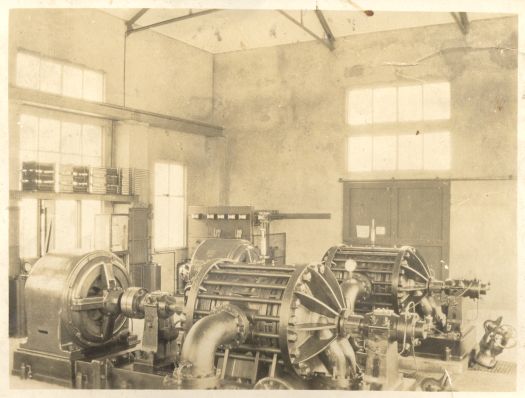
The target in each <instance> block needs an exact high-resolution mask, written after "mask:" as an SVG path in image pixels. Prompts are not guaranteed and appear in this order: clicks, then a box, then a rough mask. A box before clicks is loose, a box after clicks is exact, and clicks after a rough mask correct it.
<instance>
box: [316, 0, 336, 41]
mask: <svg viewBox="0 0 525 398" xmlns="http://www.w3.org/2000/svg"><path fill="white" fill-rule="evenodd" d="M315 15H317V19H319V23H320V24H321V26H322V27H323V30H324V33H325V35H326V40H327V41H328V42H329V43H330V47H329V48H330V51H332V50H333V49H334V48H335V47H334V42H335V37H334V34H333V33H332V29H330V26H329V25H328V22H327V21H326V18H325V17H324V14H323V12H322V11H321V10H320V9H319V8H316V9H315Z"/></svg>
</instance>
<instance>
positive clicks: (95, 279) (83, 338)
mask: <svg viewBox="0 0 525 398" xmlns="http://www.w3.org/2000/svg"><path fill="white" fill-rule="evenodd" d="M128 286H130V279H129V276H128V272H127V271H126V268H125V267H124V265H123V264H122V262H121V260H120V259H119V258H118V257H117V256H115V255H114V254H112V253H110V252H106V251H95V252H90V253H87V254H85V253H82V254H77V253H66V254H59V253H52V254H47V255H45V256H44V257H42V258H41V259H39V260H38V261H37V262H36V263H35V265H34V266H33V268H32V270H31V274H30V276H29V278H28V279H27V283H26V288H25V295H26V303H27V304H26V306H27V307H26V316H27V323H28V345H29V346H31V348H34V349H41V350H42V351H49V350H50V349H52V347H51V346H52V345H53V343H54V342H56V343H58V344H59V345H62V344H70V343H73V344H76V345H77V346H79V347H81V348H88V347H97V346H100V345H103V344H105V343H107V342H109V341H110V340H112V339H113V338H114V337H115V336H117V335H118V334H119V333H120V332H121V331H122V330H123V329H124V328H125V325H126V318H125V317H124V316H122V315H119V316H117V317H116V318H114V319H111V320H110V321H111V323H112V326H113V327H112V329H110V330H112V332H111V335H110V336H108V335H105V334H104V330H105V329H104V328H105V327H106V326H107V325H106V324H107V322H108V320H109V317H108V316H107V315H106V314H105V313H104V311H103V305H102V303H103V300H102V298H103V295H104V294H106V293H107V292H108V291H109V290H112V289H115V288H117V289H118V288H122V289H125V288H127V287H128ZM50 308H52V309H53V311H50V310H49V309H50ZM68 340H69V341H68Z"/></svg>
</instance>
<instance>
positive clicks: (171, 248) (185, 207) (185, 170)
mask: <svg viewBox="0 0 525 398" xmlns="http://www.w3.org/2000/svg"><path fill="white" fill-rule="evenodd" d="M157 164H166V165H168V173H169V169H170V166H171V165H176V166H181V167H182V172H183V181H182V191H183V194H182V195H170V194H169V191H170V187H169V185H168V194H167V195H165V194H164V195H159V194H157V192H156V190H155V187H156V180H157V175H156V172H155V169H156V166H157ZM152 180H153V206H155V202H156V199H157V197H163V196H164V197H166V196H167V197H168V198H171V197H173V198H182V199H183V216H182V246H176V245H175V246H168V247H157V241H156V222H157V218H156V217H157V215H158V214H159V213H157V209H155V208H154V209H153V250H154V252H155V253H172V252H175V251H176V250H182V249H185V248H186V247H187V246H188V243H187V227H188V225H187V223H188V189H187V187H188V184H187V180H188V167H187V165H186V164H185V163H184V162H180V161H174V160H156V161H155V162H154V163H153V179H152ZM168 182H169V174H168ZM169 219H170V217H169V216H168V223H169ZM168 228H169V224H168Z"/></svg>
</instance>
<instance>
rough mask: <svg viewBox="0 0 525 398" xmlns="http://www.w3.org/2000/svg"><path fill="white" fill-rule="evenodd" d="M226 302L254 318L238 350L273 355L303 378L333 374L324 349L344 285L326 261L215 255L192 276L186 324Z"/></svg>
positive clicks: (340, 310) (337, 320) (337, 319)
mask: <svg viewBox="0 0 525 398" xmlns="http://www.w3.org/2000/svg"><path fill="white" fill-rule="evenodd" d="M224 304H233V305H235V306H237V307H239V308H241V309H242V310H243V311H244V312H245V313H246V315H247V316H248V319H249V320H250V322H251V323H252V328H251V333H250V335H249V336H248V337H247V339H246V341H245V342H244V343H243V344H241V345H240V346H237V347H233V348H232V349H231V350H230V351H232V352H233V354H234V355H244V357H246V356H248V357H252V358H253V357H254V356H257V357H258V358H259V359H258V360H259V361H269V362H270V363H271V362H272V357H273V358H274V360H275V358H278V361H279V362H280V363H282V364H284V365H285V367H286V368H287V369H290V370H291V371H292V372H295V373H296V374H297V375H299V376H302V377H303V378H304V377H308V376H312V375H314V374H325V375H330V374H331V372H332V370H333V369H329V366H328V367H327V366H326V364H327V363H329V360H326V358H323V355H327V354H326V353H325V352H324V351H325V350H327V348H329V346H330V344H331V343H332V342H333V341H334V340H336V339H337V338H338V336H339V333H340V331H341V323H342V322H341V319H342V317H343V316H344V312H345V309H346V308H345V301H344V297H343V294H342V292H341V288H340V286H339V284H338V283H337V280H336V279H335V277H334V275H333V274H332V272H331V271H330V269H328V268H327V267H325V266H323V265H298V266H294V267H292V266H279V267H276V266H273V267H272V266H264V265H248V264H237V263H234V262H232V261H231V260H228V259H219V260H214V261H210V262H208V263H207V264H206V265H204V266H203V267H202V269H201V271H200V272H199V274H198V275H196V276H195V278H194V279H193V280H192V282H191V288H190V290H189V292H188V297H187V303H186V319H187V321H186V325H185V327H186V330H187V331H188V330H189V329H190V328H191V326H192V325H193V324H194V323H195V322H196V321H197V320H198V319H200V318H202V317H204V316H206V315H208V314H210V312H212V311H213V310H214V309H215V308H216V307H220V306H223V305H224ZM328 351H330V350H328ZM257 353H258V354H257ZM230 355H232V354H231V353H230ZM274 356H276V357H274ZM292 369H293V370H292Z"/></svg>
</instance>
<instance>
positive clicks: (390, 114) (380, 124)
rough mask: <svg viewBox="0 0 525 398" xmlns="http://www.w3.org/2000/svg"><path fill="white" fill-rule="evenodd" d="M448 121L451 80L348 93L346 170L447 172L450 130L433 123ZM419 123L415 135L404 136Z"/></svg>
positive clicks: (449, 158)
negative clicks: (348, 127) (408, 126)
mask: <svg viewBox="0 0 525 398" xmlns="http://www.w3.org/2000/svg"><path fill="white" fill-rule="evenodd" d="M449 119H450V83H449V82H433V83H424V84H411V85H400V86H390V87H372V88H358V89H352V90H349V91H348V92H347V122H348V124H349V125H350V126H352V131H351V136H350V137H348V141H347V147H348V148H347V154H348V163H347V169H348V171H349V172H371V171H396V170H398V171H409V170H429V171H430V170H449V169H450V164H451V155H450V152H451V145H450V132H449V131H447V130H446V125H445V131H443V130H442V129H443V127H444V126H443V123H441V124H440V125H439V129H440V130H439V131H436V126H438V125H437V124H435V122H436V121H446V120H449ZM416 122H418V125H417V126H418V127H417V128H416V127H414V128H413V130H412V128H410V130H412V131H414V133H410V134H408V133H406V131H407V123H412V125H413V124H414V123H416ZM385 124H387V126H385ZM419 124H423V126H421V127H419ZM355 126H358V127H355ZM356 129H357V130H356ZM354 130H356V131H354ZM359 130H360V131H359ZM420 130H425V131H424V132H420Z"/></svg>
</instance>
